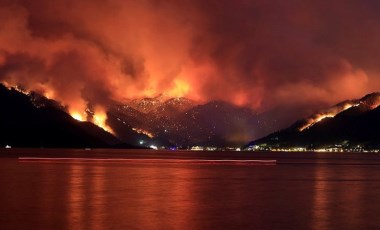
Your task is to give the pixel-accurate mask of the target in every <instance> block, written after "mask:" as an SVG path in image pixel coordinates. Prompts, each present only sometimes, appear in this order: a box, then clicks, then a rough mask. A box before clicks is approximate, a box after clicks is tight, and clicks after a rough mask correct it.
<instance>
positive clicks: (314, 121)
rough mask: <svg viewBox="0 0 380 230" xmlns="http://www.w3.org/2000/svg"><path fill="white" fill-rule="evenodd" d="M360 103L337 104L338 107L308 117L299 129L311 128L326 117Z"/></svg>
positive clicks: (333, 115) (331, 116)
mask: <svg viewBox="0 0 380 230" xmlns="http://www.w3.org/2000/svg"><path fill="white" fill-rule="evenodd" d="M358 105H359V103H357V102H347V103H345V104H344V105H343V106H337V107H334V108H331V109H330V110H329V111H328V112H324V113H319V114H317V115H315V116H314V117H312V118H309V119H307V122H306V124H305V125H303V126H301V127H300V128H299V129H298V131H300V132H302V131H304V130H305V129H308V128H310V127H311V126H313V125H315V124H317V123H318V122H320V121H322V120H323V119H325V118H333V117H335V116H336V115H337V114H338V113H341V112H343V111H345V110H347V109H349V108H351V107H354V106H358Z"/></svg>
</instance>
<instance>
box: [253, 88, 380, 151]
mask: <svg viewBox="0 0 380 230" xmlns="http://www.w3.org/2000/svg"><path fill="white" fill-rule="evenodd" d="M379 105H380V93H372V94H368V95H366V96H364V97H363V98H361V99H355V100H348V101H344V102H341V103H339V104H337V105H335V106H332V107H330V108H328V109H326V110H323V111H320V112H318V113H315V114H313V115H311V116H310V117H308V118H306V119H303V120H299V121H297V122H296V123H294V124H293V125H292V126H290V127H289V128H286V129H283V130H281V131H278V132H275V133H273V134H270V135H268V136H266V137H264V138H261V139H259V140H256V141H253V142H251V143H249V145H250V146H253V145H255V146H261V147H263V146H266V147H265V148H289V147H297V146H300V147H305V148H308V149H318V148H326V147H339V148H346V149H355V148H365V149H377V148H379V147H380V135H379V134H380V107H379Z"/></svg>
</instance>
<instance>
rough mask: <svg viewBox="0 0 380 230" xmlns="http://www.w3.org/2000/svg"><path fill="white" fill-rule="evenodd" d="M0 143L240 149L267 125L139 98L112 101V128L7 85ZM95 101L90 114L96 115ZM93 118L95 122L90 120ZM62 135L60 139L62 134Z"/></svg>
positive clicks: (226, 108) (248, 115)
mask: <svg viewBox="0 0 380 230" xmlns="http://www.w3.org/2000/svg"><path fill="white" fill-rule="evenodd" d="M1 91H2V94H1V95H0V100H1V103H0V106H2V108H8V109H4V112H2V114H1V116H0V119H1V120H2V121H3V123H1V130H0V132H1V133H2V134H0V135H2V136H0V145H5V144H9V145H13V146H26V147H29V146H30V147H42V146H43V147H65V146H67V147H75V146H78V147H86V146H90V147H108V146H115V145H117V146H120V144H122V143H129V144H131V145H134V146H141V147H150V146H152V145H153V146H158V147H160V146H165V147H180V148H188V147H191V146H194V145H203V146H216V147H224V146H239V145H242V144H244V143H246V142H247V141H249V140H251V139H253V138H254V137H257V135H258V133H259V130H264V128H265V127H266V123H265V122H262V120H261V122H260V117H259V116H258V115H257V114H256V113H255V112H253V111H252V110H251V109H248V108H243V107H238V106H234V105H232V104H229V103H227V102H222V101H211V102H208V103H205V104H199V103H197V102H195V101H192V100H190V99H188V98H184V97H176V98H169V97H166V96H163V95H159V96H157V97H153V98H142V99H133V100H129V101H126V102H124V103H120V102H117V101H114V102H111V103H109V104H108V105H107V106H106V107H105V109H106V113H107V120H106V125H107V126H108V127H110V128H111V129H112V134H111V133H108V132H106V131H104V130H103V129H101V128H100V127H98V126H96V125H94V124H93V123H91V122H80V121H77V120H75V119H73V118H72V117H71V116H70V115H69V114H68V113H67V108H66V107H64V106H62V105H61V104H60V103H59V102H57V101H54V100H49V99H47V98H46V97H44V96H42V95H40V94H38V93H34V92H29V91H26V90H23V89H22V88H20V87H17V86H16V87H14V88H11V89H8V88H6V87H4V86H1ZM92 108H93V106H91V103H89V105H88V108H87V109H86V113H87V114H88V115H91V117H93V116H94V115H95V114H94V111H93V109H92ZM90 120H91V119H90ZM48 133H49V134H51V135H49V134H48ZM58 134H59V135H58Z"/></svg>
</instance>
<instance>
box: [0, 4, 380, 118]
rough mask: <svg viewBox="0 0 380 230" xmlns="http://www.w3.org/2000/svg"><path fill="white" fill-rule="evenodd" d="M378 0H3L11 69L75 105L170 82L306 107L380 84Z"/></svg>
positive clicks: (0, 76)
mask: <svg viewBox="0 0 380 230" xmlns="http://www.w3.org/2000/svg"><path fill="white" fill-rule="evenodd" d="M379 12H380V1H377V0H357V1H350V0H334V1H324V0H318V1H307V0H299V1H297V0H287V1H283V0H278V1H277V0H271V1H268V0H240V1H231V0H188V1H185V0H162V1H161V0H139V1H126V0H107V1H105V0H91V1H88V0H55V1H51V0H0V81H1V82H3V83H6V84H8V85H22V86H23V87H25V88H27V89H29V90H34V91H37V92H40V93H43V94H44V95H46V96H47V97H49V98H53V99H56V100H58V101H60V102H62V103H63V104H64V105H67V106H68V107H69V110H71V111H75V110H79V111H84V110H85V108H86V106H87V103H88V102H91V103H93V104H95V105H98V106H99V107H102V106H104V105H106V104H107V103H109V102H110V101H114V100H116V101H124V100H126V99H130V98H139V97H145V96H148V97H152V96H156V95H158V94H160V93H164V94H166V95H168V96H184V97H188V98H191V99H193V100H197V101H200V102H202V103H204V102H207V101H211V100H224V101H227V102H231V103H234V104H236V105H242V106H247V107H250V108H252V109H254V110H255V111H257V112H265V111H269V110H274V109H276V108H279V111H281V108H285V107H286V108H290V107H294V108H301V110H293V111H294V114H291V115H292V116H294V118H298V117H299V116H300V115H301V114H302V113H306V112H307V111H309V112H310V111H313V110H315V109H318V108H322V107H323V106H327V105H332V104H334V103H337V102H339V101H342V100H346V99H351V98H358V97H362V96H363V95H364V94H367V93H370V92H373V91H378V90H379V87H380V78H379V76H378V74H379V72H380V13H379ZM287 111H289V110H287ZM302 111H303V112H302Z"/></svg>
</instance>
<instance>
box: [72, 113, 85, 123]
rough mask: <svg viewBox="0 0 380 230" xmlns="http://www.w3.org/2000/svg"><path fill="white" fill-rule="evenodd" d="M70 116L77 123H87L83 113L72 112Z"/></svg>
mask: <svg viewBox="0 0 380 230" xmlns="http://www.w3.org/2000/svg"><path fill="white" fill-rule="evenodd" d="M70 116H71V117H72V118H74V119H75V120H77V121H85V119H84V115H83V113H80V112H76V111H75V112H70Z"/></svg>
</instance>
